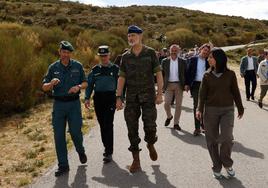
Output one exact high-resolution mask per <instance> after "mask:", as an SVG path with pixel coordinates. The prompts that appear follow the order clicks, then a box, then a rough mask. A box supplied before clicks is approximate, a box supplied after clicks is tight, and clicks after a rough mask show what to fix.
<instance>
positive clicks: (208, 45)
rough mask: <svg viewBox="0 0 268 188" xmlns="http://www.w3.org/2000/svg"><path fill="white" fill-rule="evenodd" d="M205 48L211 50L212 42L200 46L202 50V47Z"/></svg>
mask: <svg viewBox="0 0 268 188" xmlns="http://www.w3.org/2000/svg"><path fill="white" fill-rule="evenodd" d="M203 48H208V49H209V50H210V44H209V43H205V44H203V45H202V46H201V47H200V48H199V50H201V49H203Z"/></svg>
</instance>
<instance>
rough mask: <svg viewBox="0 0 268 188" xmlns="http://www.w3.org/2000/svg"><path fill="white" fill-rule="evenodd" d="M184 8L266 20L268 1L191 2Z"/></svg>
mask: <svg viewBox="0 0 268 188" xmlns="http://www.w3.org/2000/svg"><path fill="white" fill-rule="evenodd" d="M184 8H187V9H192V10H201V11H204V12H210V13H216V14H222V15H230V16H232V15H233V16H242V17H244V18H257V19H265V20H268V1H264V0H216V1H207V2H202V3H192V4H189V5H187V6H184Z"/></svg>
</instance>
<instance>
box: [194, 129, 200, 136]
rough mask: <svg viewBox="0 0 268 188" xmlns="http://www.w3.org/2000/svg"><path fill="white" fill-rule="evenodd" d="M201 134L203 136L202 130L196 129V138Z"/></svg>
mask: <svg viewBox="0 0 268 188" xmlns="http://www.w3.org/2000/svg"><path fill="white" fill-rule="evenodd" d="M200 134H201V130H200V129H195V130H194V133H193V135H194V136H198V135H200Z"/></svg>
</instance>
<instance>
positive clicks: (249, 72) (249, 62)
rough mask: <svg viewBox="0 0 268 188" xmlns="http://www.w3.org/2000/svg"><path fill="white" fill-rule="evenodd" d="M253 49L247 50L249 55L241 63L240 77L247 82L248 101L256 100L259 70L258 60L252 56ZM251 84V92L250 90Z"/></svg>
mask: <svg viewBox="0 0 268 188" xmlns="http://www.w3.org/2000/svg"><path fill="white" fill-rule="evenodd" d="M252 53H253V49H252V48H248V49H247V55H246V56H244V57H242V58H241V62H240V75H241V77H242V78H244V80H245V87H246V97H247V101H249V100H250V97H251V99H252V100H254V99H255V97H254V94H255V89H256V86H257V78H256V74H257V70H258V59H257V58H256V57H255V56H253V55H252ZM250 83H251V90H250Z"/></svg>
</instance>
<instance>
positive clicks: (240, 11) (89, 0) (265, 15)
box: [70, 0, 268, 20]
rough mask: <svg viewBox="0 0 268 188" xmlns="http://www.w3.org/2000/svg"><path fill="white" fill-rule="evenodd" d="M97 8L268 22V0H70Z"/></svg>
mask: <svg viewBox="0 0 268 188" xmlns="http://www.w3.org/2000/svg"><path fill="white" fill-rule="evenodd" d="M70 1H79V2H81V3H85V4H92V5H97V6H102V7H106V6H130V5H165V6H177V7H184V8H187V9H192V10H201V11H203V12H210V13H216V14H222V15H230V16H232V15H233V16H242V17H244V18H256V19H264V20H268V0H135V1H133V0H132V1H130V0H124V1H118V0H70Z"/></svg>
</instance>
